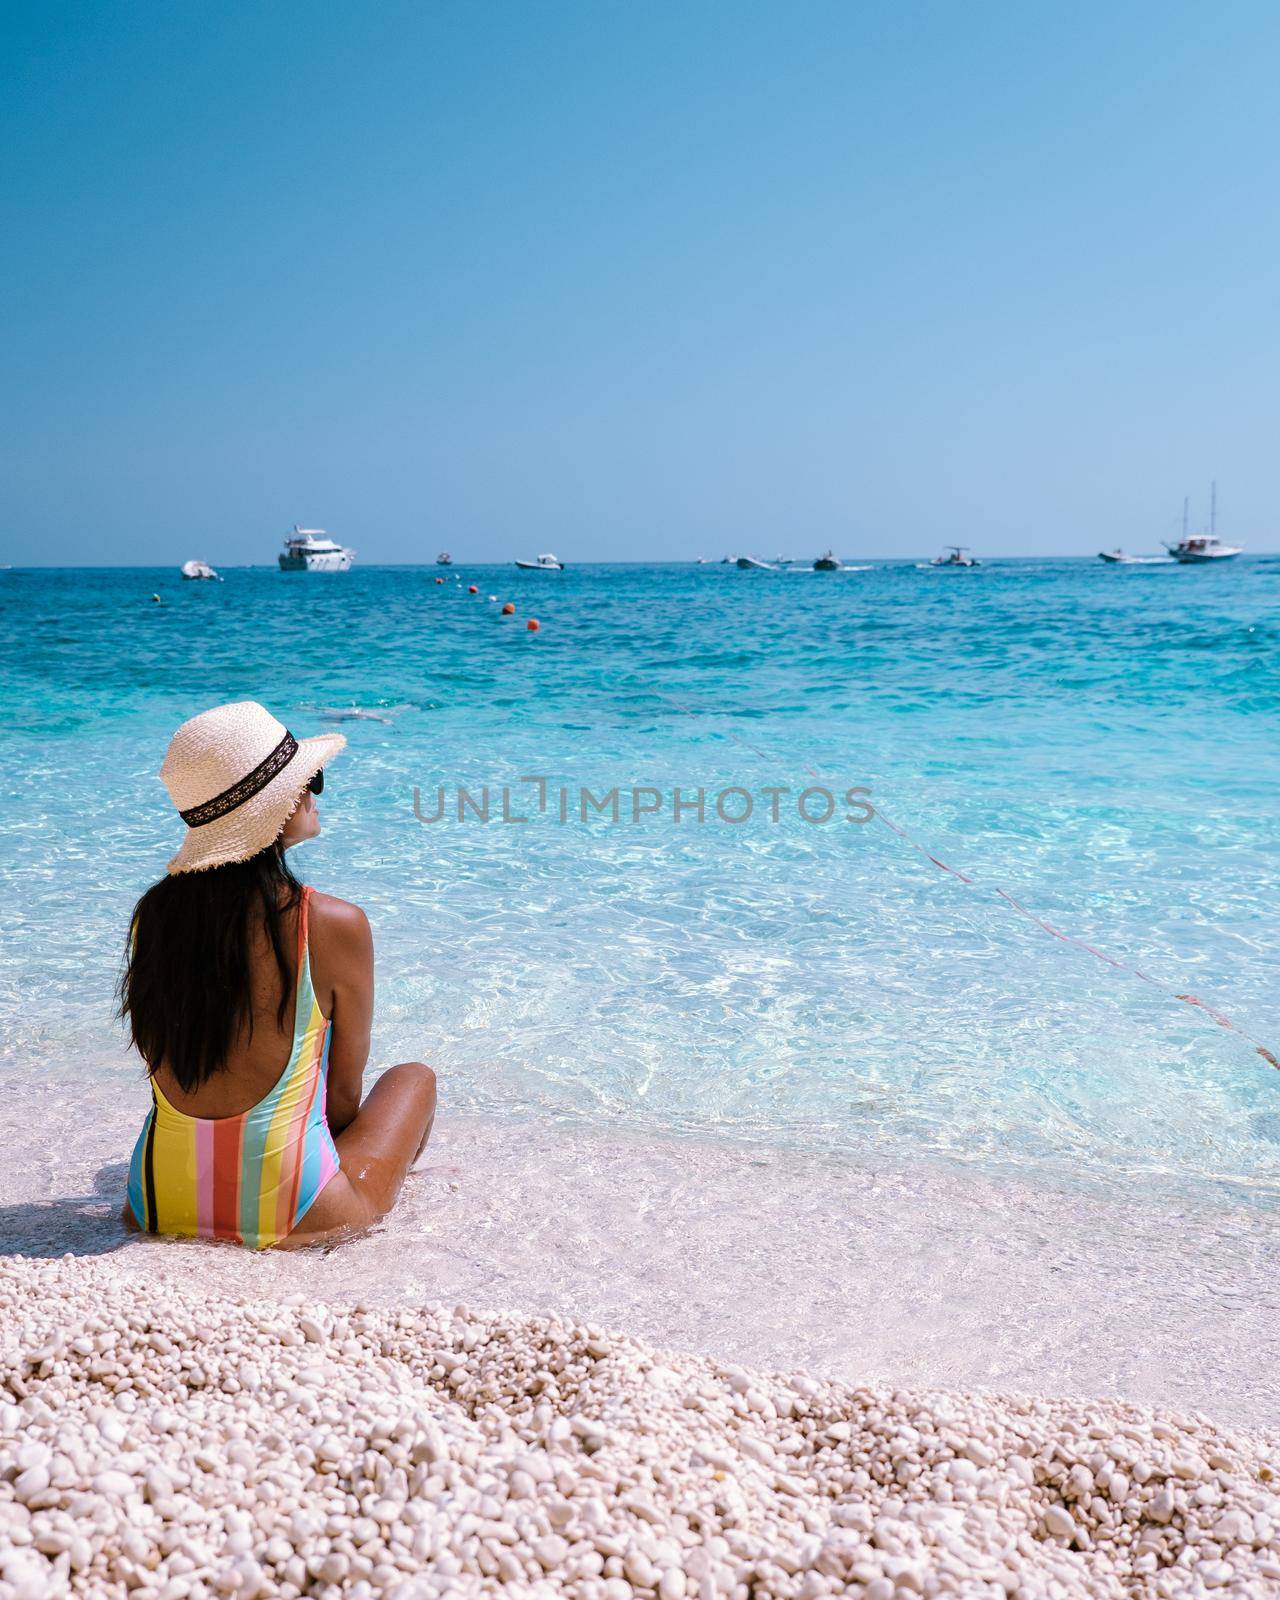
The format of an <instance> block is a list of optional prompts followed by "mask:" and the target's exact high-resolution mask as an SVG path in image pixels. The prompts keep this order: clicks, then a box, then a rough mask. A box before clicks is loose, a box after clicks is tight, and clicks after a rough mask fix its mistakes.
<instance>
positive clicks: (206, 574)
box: [182, 561, 222, 583]
mask: <svg viewBox="0 0 1280 1600" xmlns="http://www.w3.org/2000/svg"><path fill="white" fill-rule="evenodd" d="M182 576H183V577H184V578H192V579H203V580H204V581H205V582H206V583H210V582H211V583H221V582H222V579H221V578H219V576H218V574H217V573H216V572H215V571H214V570H213V568H212V567H211V566H210V565H209V563H208V562H207V561H184V562H183V563H182Z"/></svg>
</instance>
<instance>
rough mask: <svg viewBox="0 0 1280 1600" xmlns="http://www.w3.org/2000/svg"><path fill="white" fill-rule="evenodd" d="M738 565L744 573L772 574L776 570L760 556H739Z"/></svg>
mask: <svg viewBox="0 0 1280 1600" xmlns="http://www.w3.org/2000/svg"><path fill="white" fill-rule="evenodd" d="M738 565H739V566H740V567H741V568H742V570H743V571H744V572H772V571H773V570H774V568H773V566H772V565H771V564H770V563H769V562H768V561H761V560H760V558H759V556H739V557H738Z"/></svg>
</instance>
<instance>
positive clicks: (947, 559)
mask: <svg viewBox="0 0 1280 1600" xmlns="http://www.w3.org/2000/svg"><path fill="white" fill-rule="evenodd" d="M947 549H948V550H950V552H951V554H950V555H949V556H934V558H933V560H932V561H931V562H930V563H929V565H930V566H931V567H980V566H981V565H982V563H981V561H979V560H978V559H977V557H976V556H971V555H970V554H969V547H968V545H964V544H949V545H948V546H947Z"/></svg>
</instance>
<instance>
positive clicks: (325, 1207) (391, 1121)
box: [276, 1061, 436, 1250]
mask: <svg viewBox="0 0 1280 1600" xmlns="http://www.w3.org/2000/svg"><path fill="white" fill-rule="evenodd" d="M435 1114H436V1075H435V1073H434V1072H433V1071H432V1070H431V1068H430V1067H427V1066H424V1065H423V1064H422V1062H421V1061H405V1062H402V1063H401V1064H400V1065H399V1066H398V1067H388V1068H387V1070H386V1071H385V1072H384V1073H383V1074H382V1076H381V1077H380V1078H379V1079H378V1081H377V1083H375V1084H374V1086H373V1088H372V1089H370V1091H369V1093H368V1094H367V1095H366V1096H365V1099H364V1104H363V1105H362V1106H361V1107H360V1109H359V1111H357V1112H356V1114H355V1116H354V1117H353V1118H352V1120H351V1121H350V1122H349V1123H348V1125H347V1126H346V1127H345V1128H344V1129H343V1130H342V1132H341V1133H340V1134H337V1135H336V1136H335V1138H334V1141H333V1142H334V1144H335V1145H336V1146H337V1147H338V1159H339V1161H341V1163H342V1168H341V1171H339V1172H337V1173H336V1174H335V1175H334V1176H333V1177H332V1178H331V1179H330V1180H329V1182H328V1183H327V1184H325V1186H324V1188H323V1189H322V1190H321V1191H320V1193H319V1195H318V1196H317V1197H316V1200H315V1203H314V1205H312V1207H311V1209H310V1211H308V1212H307V1214H306V1216H305V1217H303V1219H302V1221H301V1222H300V1223H299V1224H298V1226H297V1227H296V1228H295V1229H294V1230H293V1232H292V1233H291V1234H290V1235H289V1237H288V1238H287V1239H282V1240H281V1241H280V1243H279V1244H278V1245H277V1246H276V1248H277V1249H280V1250H288V1249H291V1248H296V1247H298V1246H300V1245H307V1244H319V1243H322V1242H324V1241H326V1240H332V1239H337V1238H342V1237H344V1236H345V1235H347V1234H350V1233H355V1232H358V1231H359V1230H360V1229H361V1228H367V1227H370V1226H371V1225H372V1224H373V1223H375V1222H377V1221H379V1220H380V1219H381V1218H382V1217H385V1216H386V1214H387V1212H388V1211H390V1210H391V1208H392V1206H393V1205H395V1203H396V1196H397V1195H398V1194H399V1193H400V1185H401V1184H402V1183H403V1182H404V1175H405V1173H406V1172H408V1170H409V1168H410V1167H411V1166H412V1164H413V1162H414V1161H415V1159H416V1158H417V1156H418V1155H419V1154H420V1153H421V1151H422V1148H423V1146H424V1145H425V1144H426V1142H427V1140H428V1138H429V1137H430V1135H431V1124H432V1122H433V1121H434V1119H435Z"/></svg>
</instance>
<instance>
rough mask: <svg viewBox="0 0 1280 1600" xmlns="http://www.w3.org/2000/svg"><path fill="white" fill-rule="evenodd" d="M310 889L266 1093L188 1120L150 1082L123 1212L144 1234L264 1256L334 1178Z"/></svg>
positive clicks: (305, 897)
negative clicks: (290, 1000) (221, 1243)
mask: <svg viewBox="0 0 1280 1600" xmlns="http://www.w3.org/2000/svg"><path fill="white" fill-rule="evenodd" d="M310 901H311V890H310V888H304V889H303V891H302V906H301V910H300V913H299V917H298V986H297V998H296V1001H295V1005H294V1018H293V1048H292V1050H291V1051H290V1052H289V1060H288V1062H287V1064H286V1066H285V1069H284V1071H283V1072H282V1073H281V1074H280V1076H279V1078H278V1079H277V1080H276V1083H275V1086H274V1087H273V1088H272V1089H271V1090H270V1091H269V1092H268V1093H267V1094H266V1095H265V1096H264V1097H263V1098H262V1099H261V1100H259V1101H258V1103H257V1105H255V1106H250V1108H249V1110H248V1111H242V1112H241V1113H240V1115H239V1116H236V1117H215V1118H208V1117H188V1116H186V1115H184V1113H183V1112H181V1111H178V1110H175V1108H174V1107H173V1106H171V1105H170V1104H169V1102H168V1101H167V1100H166V1099H165V1097H164V1095H163V1094H162V1093H161V1091H160V1087H159V1085H158V1084H157V1083H156V1081H155V1079H154V1078H152V1080H151V1095H152V1102H153V1103H152V1108H151V1110H150V1111H149V1112H148V1113H147V1120H146V1122H145V1123H144V1124H143V1126H142V1132H141V1134H140V1135H139V1136H138V1142H137V1144H136V1145H135V1146H134V1151H133V1159H132V1161H131V1162H130V1163H129V1205H130V1207H131V1208H132V1210H133V1214H134V1216H135V1217H136V1218H137V1220H138V1221H139V1223H141V1225H142V1227H143V1229H144V1230H145V1231H146V1232H147V1233H172V1234H184V1235H187V1236H190V1237H198V1238H201V1239H232V1240H234V1241H235V1242H236V1243H238V1244H246V1245H249V1246H250V1247H251V1248H253V1249H255V1250H261V1249H265V1248H266V1246H267V1245H272V1244H275V1243H277V1241H278V1240H280V1239H283V1238H284V1237H285V1236H286V1234H289V1233H292V1232H293V1230H294V1229H295V1228H296V1227H297V1226H298V1224H299V1222H301V1221H302V1219H303V1217H305V1216H306V1214H307V1212H308V1211H309V1210H310V1209H311V1206H312V1203H313V1202H314V1200H315V1198H316V1196H317V1195H318V1194H319V1193H320V1191H321V1189H323V1188H324V1186H325V1184H326V1183H328V1181H329V1179H330V1178H332V1177H333V1175H334V1173H335V1172H337V1170H338V1152H337V1150H336V1149H335V1148H334V1143H333V1136H332V1134H331V1133H330V1132H329V1124H328V1123H327V1122H326V1121H325V1114H324V1108H325V1087H326V1081H327V1078H328V1071H329V1051H328V1042H329V1022H328V1019H327V1018H326V1017H325V1016H324V1014H323V1013H322V1012H321V1010H320V1005H319V1002H318V1001H317V1000H316V996H315V990H314V988H313V987H312V983H311V963H310V956H309V951H308V946H307V911H308V907H309V905H310Z"/></svg>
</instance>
